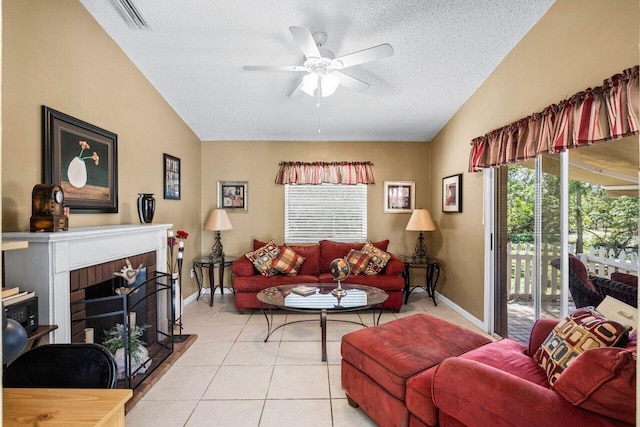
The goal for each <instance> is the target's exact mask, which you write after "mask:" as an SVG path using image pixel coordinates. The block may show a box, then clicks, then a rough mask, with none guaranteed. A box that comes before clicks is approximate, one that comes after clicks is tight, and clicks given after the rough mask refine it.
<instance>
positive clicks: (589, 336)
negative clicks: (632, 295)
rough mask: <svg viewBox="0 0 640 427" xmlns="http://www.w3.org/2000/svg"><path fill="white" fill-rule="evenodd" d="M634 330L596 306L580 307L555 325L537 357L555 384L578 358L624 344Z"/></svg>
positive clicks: (551, 383)
mask: <svg viewBox="0 0 640 427" xmlns="http://www.w3.org/2000/svg"><path fill="white" fill-rule="evenodd" d="M630 330H631V327H630V326H626V325H623V324H621V323H618V322H614V321H613V320H608V319H605V318H604V317H602V315H601V314H600V313H598V312H597V311H595V310H593V309H592V308H588V307H584V308H579V309H577V310H576V311H574V312H573V313H571V314H570V315H569V316H567V318H565V319H564V320H563V321H562V322H560V323H558V325H556V327H555V328H553V331H551V333H550V334H549V336H548V337H547V339H546V340H545V341H544V342H543V343H542V345H541V346H540V348H539V349H538V351H536V354H535V355H534V356H533V359H534V360H535V361H536V363H537V364H538V365H540V367H542V369H544V371H545V373H546V374H547V378H548V380H549V384H550V385H551V386H553V385H554V383H555V382H556V381H557V380H558V378H559V377H560V374H562V372H563V371H564V370H565V369H566V368H567V367H568V366H569V364H570V363H571V362H572V361H573V360H574V359H575V358H576V357H578V356H580V355H581V354H582V353H584V352H585V351H587V350H589V349H591V348H599V347H614V346H623V345H624V344H625V342H626V340H627V337H628V334H629V331H630Z"/></svg>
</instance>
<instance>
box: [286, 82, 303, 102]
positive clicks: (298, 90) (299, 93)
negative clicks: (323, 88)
mask: <svg viewBox="0 0 640 427" xmlns="http://www.w3.org/2000/svg"><path fill="white" fill-rule="evenodd" d="M303 83H304V82H303V81H302V80H301V81H300V84H299V85H298V86H296V88H295V89H294V90H293V92H291V94H290V95H289V97H290V98H298V97H300V96H302V94H303V93H304V92H302V84H303Z"/></svg>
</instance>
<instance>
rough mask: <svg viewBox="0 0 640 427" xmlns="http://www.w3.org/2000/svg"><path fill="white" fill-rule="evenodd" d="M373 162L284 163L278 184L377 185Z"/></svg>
mask: <svg viewBox="0 0 640 427" xmlns="http://www.w3.org/2000/svg"><path fill="white" fill-rule="evenodd" d="M372 167H373V163H371V162H313V163H304V162H282V163H280V170H278V175H276V184H298V185H318V184H323V183H329V184H349V185H355V184H375V183H376V180H375V178H374V177H373V168H372Z"/></svg>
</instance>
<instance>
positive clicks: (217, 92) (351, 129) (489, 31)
mask: <svg viewBox="0 0 640 427" xmlns="http://www.w3.org/2000/svg"><path fill="white" fill-rule="evenodd" d="M80 1H81V3H82V4H83V5H84V6H85V7H86V8H87V10H88V11H89V12H90V13H91V14H92V15H93V17H94V18H95V19H96V20H97V22H98V23H99V24H100V25H101V26H102V27H103V28H104V29H105V31H106V32H107V33H108V34H109V35H110V36H111V37H112V38H113V39H114V40H115V42H116V43H117V44H118V45H119V46H120V47H121V49H122V50H123V51H124V52H125V53H126V55H127V56H128V57H129V58H130V59H131V60H132V61H133V63H134V64H135V65H136V66H137V67H138V68H139V69H140V71H141V72H142V73H143V74H144V75H145V76H146V77H147V79H148V80H149V81H150V82H151V84H152V85H153V86H154V87H155V88H156V89H157V90H158V91H159V93H160V94H161V95H162V96H163V97H164V98H165V99H166V100H167V102H168V103H169V104H170V105H171V106H172V108H173V109H174V110H175V111H176V112H177V113H178V114H179V115H180V117H182V119H183V120H184V121H185V122H186V123H187V125H188V126H189V127H190V128H191V129H192V130H193V131H194V132H195V133H196V135H197V136H198V137H199V138H200V139H201V140H203V141H209V140H311V141H313V140H323V141H328V140H331V141H336V140H341V141H428V140H431V139H432V138H433V137H434V136H435V135H436V133H437V132H438V131H439V130H440V129H441V128H442V127H443V126H444V125H445V124H446V123H447V121H448V120H449V119H450V118H451V116H452V115H453V114H454V113H455V112H456V111H457V110H458V109H459V108H460V106H461V105H462V104H463V103H464V102H465V101H466V100H467V99H468V98H469V97H470V96H471V95H472V94H473V92H474V91H475V90H476V89H477V88H478V87H479V86H480V84H482V82H483V81H484V80H485V79H486V78H487V77H488V76H489V74H491V72H492V71H493V70H494V69H495V67H496V66H497V65H498V64H499V63H500V61H502V59H503V58H504V57H505V56H506V55H507V53H508V52H509V51H510V50H511V49H512V48H513V47H514V46H515V45H516V44H517V43H518V41H519V40H520V39H521V38H522V37H523V36H524V35H525V34H526V33H527V32H528V31H529V30H530V29H531V27H532V26H533V25H535V23H536V22H537V21H538V20H539V19H540V17H541V16H542V15H544V13H546V11H547V10H548V8H549V7H550V6H551V4H552V3H553V0H375V1H367V0H349V1H345V0H323V1H317V0H316V1H307V0H234V1H229V0H199V1H196V0H134V2H135V5H136V6H137V8H138V10H139V11H140V13H141V14H142V16H143V17H144V18H145V19H146V21H147V22H148V24H149V26H150V27H151V30H150V31H145V30H133V29H130V28H129V27H128V26H127V25H126V24H125V22H124V21H123V20H122V18H121V17H120V15H119V14H118V13H117V12H116V10H115V9H114V7H113V5H112V3H111V2H110V1H106V0H80ZM292 25H296V26H305V27H307V28H309V29H310V30H311V31H312V32H315V31H322V32H325V33H326V34H327V36H328V39H327V42H326V44H325V46H324V47H326V48H327V49H330V50H332V51H333V52H335V54H336V56H342V55H345V54H348V53H351V52H355V51H359V50H362V49H366V48H368V47H371V46H375V45H379V44H381V43H389V44H391V46H393V48H394V51H395V52H394V55H393V56H392V57H390V58H386V59H382V60H379V61H375V62H369V63H366V64H362V65H358V66H354V67H351V68H349V69H348V72H349V74H350V75H352V76H354V77H356V78H358V79H360V80H364V81H366V82H367V83H369V84H370V85H371V86H370V87H369V89H368V90H366V91H364V92H355V91H351V90H349V89H347V88H345V87H340V88H338V90H337V91H336V93H335V94H334V95H332V96H330V97H327V98H323V99H322V101H321V105H320V108H319V109H318V108H317V107H316V102H315V99H314V98H312V97H309V96H307V95H303V96H302V97H299V98H290V97H289V96H288V95H289V94H290V93H291V92H292V91H293V89H294V88H295V87H296V86H297V85H298V84H299V82H300V79H301V74H299V73H294V72H274V71H245V70H243V68H242V66H243V65H301V64H302V63H303V61H304V56H303V55H302V52H301V51H300V48H299V46H298V45H297V44H296V42H295V41H294V39H293V37H292V36H291V34H290V33H289V27H290V26H292ZM345 71H346V70H345ZM319 127H320V129H321V131H322V132H321V133H318V128H319Z"/></svg>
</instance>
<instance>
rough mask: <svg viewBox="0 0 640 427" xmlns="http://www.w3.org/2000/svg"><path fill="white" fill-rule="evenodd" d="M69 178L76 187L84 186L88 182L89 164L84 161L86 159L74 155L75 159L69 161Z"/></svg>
mask: <svg viewBox="0 0 640 427" xmlns="http://www.w3.org/2000/svg"><path fill="white" fill-rule="evenodd" d="M67 178H68V179H69V184H71V185H73V186H74V187H76V188H82V187H84V186H85V185H86V184H87V165H86V164H85V163H84V160H82V159H81V158H79V157H74V158H73V160H71V162H69V167H68V168H67Z"/></svg>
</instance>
